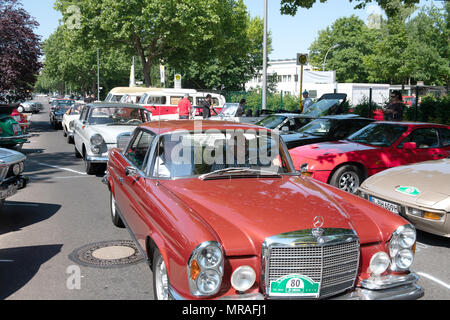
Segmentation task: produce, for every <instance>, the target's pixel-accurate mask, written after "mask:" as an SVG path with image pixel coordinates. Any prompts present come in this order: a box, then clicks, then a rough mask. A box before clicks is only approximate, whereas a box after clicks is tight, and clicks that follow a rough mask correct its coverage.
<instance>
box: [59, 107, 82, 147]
mask: <svg viewBox="0 0 450 320" xmlns="http://www.w3.org/2000/svg"><path fill="white" fill-rule="evenodd" d="M84 105H85V104H84V103H82V104H81V103H78V104H75V105H74V106H72V107H70V108H69V109H68V110H67V111H66V113H65V114H64V116H63V120H62V124H61V125H62V128H63V132H64V137H66V138H67V142H68V143H73V131H74V130H73V129H74V127H75V120H78V119H79V118H80V113H81V109H82V108H83V106H84Z"/></svg>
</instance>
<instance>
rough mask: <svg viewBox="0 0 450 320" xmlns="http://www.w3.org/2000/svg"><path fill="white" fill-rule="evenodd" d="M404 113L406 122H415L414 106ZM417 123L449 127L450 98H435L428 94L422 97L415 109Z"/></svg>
mask: <svg viewBox="0 0 450 320" xmlns="http://www.w3.org/2000/svg"><path fill="white" fill-rule="evenodd" d="M405 113H406V118H407V119H408V120H410V121H415V120H416V109H415V106H412V107H410V108H408V109H407V110H406V112H405ZM417 121H421V122H432V123H441V124H447V125H450V96H449V95H445V96H442V97H436V96H434V95H432V94H429V95H427V96H425V97H422V101H421V103H420V104H419V106H418V108H417Z"/></svg>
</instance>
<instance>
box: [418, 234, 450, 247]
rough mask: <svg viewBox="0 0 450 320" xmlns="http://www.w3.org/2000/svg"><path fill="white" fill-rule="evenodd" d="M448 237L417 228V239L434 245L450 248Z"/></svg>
mask: <svg viewBox="0 0 450 320" xmlns="http://www.w3.org/2000/svg"><path fill="white" fill-rule="evenodd" d="M448 240H449V239H448V238H444V237H441V236H437V235H434V234H431V233H428V232H423V231H420V230H417V241H418V242H420V243H423V244H426V245H429V246H433V247H443V248H450V241H448Z"/></svg>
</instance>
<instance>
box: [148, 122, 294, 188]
mask: <svg viewBox="0 0 450 320" xmlns="http://www.w3.org/2000/svg"><path fill="white" fill-rule="evenodd" d="M210 131H211V132H208V131H206V132H202V133H197V132H196V133H193V132H189V131H179V132H176V133H173V134H167V135H163V136H162V137H161V139H160V142H159V152H158V155H159V156H158V157H155V159H154V160H153V169H152V170H153V175H154V176H157V177H161V178H183V177H199V178H201V179H204V180H206V179H216V178H218V179H220V178H224V177H228V178H229V176H230V175H236V174H238V175H239V177H242V176H245V177H259V176H267V175H270V176H274V175H279V174H286V173H292V172H295V170H294V169H293V168H292V167H291V165H290V163H291V162H290V158H289V154H288V152H287V151H286V150H285V149H284V148H283V147H282V146H281V145H280V144H279V141H280V138H279V136H278V135H276V134H275V133H271V132H268V131H266V130H261V131H256V130H254V129H253V130H249V131H248V132H247V131H244V130H236V131H234V132H233V130H227V131H223V132H222V131H219V130H210ZM230 131H231V132H230Z"/></svg>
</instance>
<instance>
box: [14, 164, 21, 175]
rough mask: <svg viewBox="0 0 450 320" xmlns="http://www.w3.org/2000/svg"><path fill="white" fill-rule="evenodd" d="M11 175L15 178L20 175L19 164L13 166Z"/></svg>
mask: <svg viewBox="0 0 450 320" xmlns="http://www.w3.org/2000/svg"><path fill="white" fill-rule="evenodd" d="M13 173H14V175H15V176H18V175H19V174H20V164H18V163H16V164H15V165H14V166H13Z"/></svg>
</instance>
